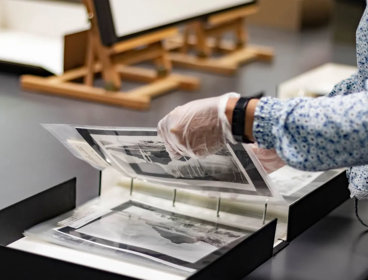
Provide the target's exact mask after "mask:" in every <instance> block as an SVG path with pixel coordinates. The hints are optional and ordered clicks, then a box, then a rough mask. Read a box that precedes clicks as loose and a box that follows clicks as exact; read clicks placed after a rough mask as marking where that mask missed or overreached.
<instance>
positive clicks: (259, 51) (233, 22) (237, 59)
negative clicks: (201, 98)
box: [166, 5, 274, 74]
mask: <svg viewBox="0 0 368 280" xmlns="http://www.w3.org/2000/svg"><path fill="white" fill-rule="evenodd" d="M257 9H258V6H257V5H251V6H246V7H242V8H237V9H234V10H231V11H226V12H221V13H218V14H215V15H212V16H210V17H208V18H207V19H205V20H195V21H193V22H191V23H189V24H187V25H186V26H185V28H184V31H183V35H182V36H179V37H176V38H173V39H170V40H168V41H167V45H166V47H167V49H169V50H170V51H171V53H170V59H171V61H172V62H173V63H174V65H178V66H184V67H188V68H192V69H198V70H205V71H210V72H214V73H219V74H233V73H234V72H235V71H236V70H237V69H238V67H239V65H240V64H242V63H247V62H250V61H254V60H261V61H270V60H272V59H273V56H274V54H273V51H272V49H270V48H266V47H259V46H248V45H247V43H248V42H247V40H248V36H247V30H246V27H245V20H246V17H247V16H249V15H251V14H254V13H256V12H257ZM225 33H233V35H234V37H235V39H234V40H233V42H230V41H229V40H224V39H223V36H224V35H225Z"/></svg>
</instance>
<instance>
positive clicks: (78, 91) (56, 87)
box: [21, 75, 150, 110]
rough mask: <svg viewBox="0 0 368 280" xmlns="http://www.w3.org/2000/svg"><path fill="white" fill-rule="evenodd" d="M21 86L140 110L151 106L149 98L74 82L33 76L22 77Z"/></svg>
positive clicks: (46, 92) (41, 91)
mask: <svg viewBox="0 0 368 280" xmlns="http://www.w3.org/2000/svg"><path fill="white" fill-rule="evenodd" d="M21 85H22V88H24V89H26V90H32V91H37V92H40V93H45V94H48V95H50V94H51V95H59V96H64V97H70V98H75V99H82V100H89V101H95V102H100V103H106V104H110V105H117V106H124V107H129V108H133V109H139V110H143V109H147V108H149V106H150V98H149V97H148V96H143V95H142V96H138V95H132V94H127V93H123V92H111V91H107V90H105V89H102V88H97V87H90V86H87V85H84V84H78V83H72V82H62V83H55V82H50V80H48V79H47V78H43V77H37V76H31V75H24V76H22V78H21Z"/></svg>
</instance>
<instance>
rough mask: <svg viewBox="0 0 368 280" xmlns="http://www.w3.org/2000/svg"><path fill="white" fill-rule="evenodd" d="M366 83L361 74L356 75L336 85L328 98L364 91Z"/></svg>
mask: <svg viewBox="0 0 368 280" xmlns="http://www.w3.org/2000/svg"><path fill="white" fill-rule="evenodd" d="M364 83H365V79H364V77H362V76H361V75H360V74H359V73H355V74H353V75H352V76H351V77H350V78H348V79H346V80H343V81H341V82H340V83H338V84H336V85H335V86H334V88H333V90H332V91H331V92H330V93H329V95H328V96H330V97H332V96H336V95H348V94H351V93H354V92H360V91H363V90H364V89H365V85H364Z"/></svg>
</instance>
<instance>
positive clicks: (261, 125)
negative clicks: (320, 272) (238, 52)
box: [253, 9, 368, 199]
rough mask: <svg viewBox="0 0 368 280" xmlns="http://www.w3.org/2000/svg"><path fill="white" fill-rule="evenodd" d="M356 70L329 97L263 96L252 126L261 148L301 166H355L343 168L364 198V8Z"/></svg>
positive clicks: (367, 41)
mask: <svg viewBox="0 0 368 280" xmlns="http://www.w3.org/2000/svg"><path fill="white" fill-rule="evenodd" d="M356 39H357V40H356V41H357V66H358V72H357V73H356V74H354V75H352V76H351V77H350V78H349V79H346V80H344V81H342V82H340V83H339V84H337V85H335V87H334V89H333V90H332V92H331V93H330V94H329V97H330V98H328V97H321V98H316V99H314V100H313V99H307V98H296V99H291V100H288V101H281V100H278V99H273V98H263V99H261V101H260V102H259V104H258V106H257V109H256V113H255V120H254V126H253V130H254V131H253V132H254V137H255V139H256V141H257V142H258V144H259V145H260V146H261V147H264V148H275V149H276V151H277V152H278V154H279V155H280V157H281V158H282V159H283V160H284V161H285V162H286V163H288V164H289V165H291V166H294V167H296V168H299V169H303V170H325V169H330V168H336V167H348V166H354V167H352V168H350V169H349V170H348V171H347V176H348V178H349V189H350V193H351V196H352V197H357V198H359V199H363V198H368V165H364V164H368V138H367V137H368V87H367V85H368V83H367V79H368V9H366V10H365V12H364V15H363V17H362V19H361V21H360V24H359V27H358V29H357V34H356Z"/></svg>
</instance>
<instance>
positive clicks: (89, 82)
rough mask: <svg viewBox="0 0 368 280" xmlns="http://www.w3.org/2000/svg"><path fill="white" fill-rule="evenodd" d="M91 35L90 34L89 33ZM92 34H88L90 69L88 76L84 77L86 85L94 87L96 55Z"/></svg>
mask: <svg viewBox="0 0 368 280" xmlns="http://www.w3.org/2000/svg"><path fill="white" fill-rule="evenodd" d="M89 33H90V32H89ZM91 36H92V35H91V34H88V45H87V54H86V63H85V65H86V67H87V69H88V71H87V73H86V75H85V76H84V84H85V85H87V86H93V78H94V74H95V72H94V62H95V55H94V51H93V44H92V38H91Z"/></svg>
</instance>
